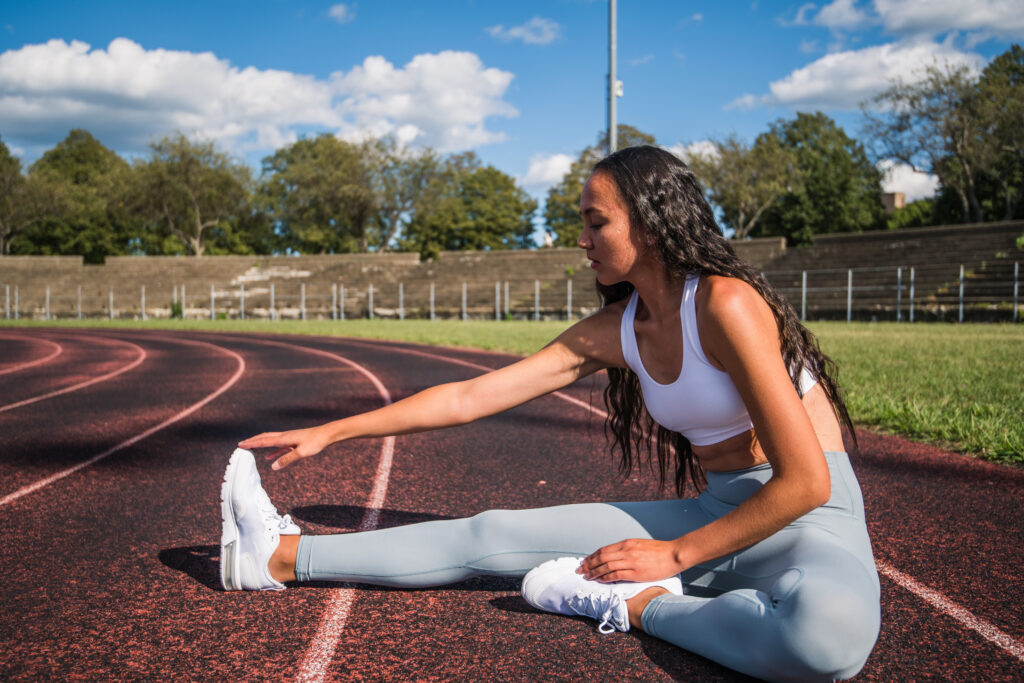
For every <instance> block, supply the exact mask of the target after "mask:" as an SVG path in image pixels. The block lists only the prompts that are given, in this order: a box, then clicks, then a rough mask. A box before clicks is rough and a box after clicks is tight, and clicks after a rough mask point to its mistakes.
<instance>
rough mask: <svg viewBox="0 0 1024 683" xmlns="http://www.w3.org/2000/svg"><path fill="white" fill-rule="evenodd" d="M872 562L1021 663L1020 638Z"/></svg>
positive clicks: (1022, 648) (1023, 650)
mask: <svg viewBox="0 0 1024 683" xmlns="http://www.w3.org/2000/svg"><path fill="white" fill-rule="evenodd" d="M875 565H876V566H877V567H878V572H879V573H880V574H882V575H884V576H886V577H888V578H889V579H890V580H892V581H893V582H894V583H895V584H896V585H898V586H900V587H902V588H905V589H907V590H908V591H910V592H911V593H913V594H914V595H916V596H917V597H919V598H921V599H922V600H924V601H925V602H927V603H928V604H930V605H931V606H932V607H934V608H935V609H937V610H939V611H940V612H942V613H943V614H945V615H946V616H947V617H952V618H953V619H955V620H957V621H959V622H960V623H961V624H962V625H964V626H966V627H967V628H969V629H971V630H972V631H974V632H975V633H977V634H978V635H980V636H981V637H982V638H984V639H985V640H988V641H989V642H991V643H994V644H995V645H997V646H999V647H1000V648H1002V649H1003V650H1005V651H1006V652H1008V653H1010V654H1011V655H1013V656H1014V657H1016V658H1017V659H1019V660H1021V661H1022V662H1024V643H1022V642H1021V641H1019V640H1016V639H1015V638H1013V637H1012V636H1010V635H1008V634H1007V633H1005V632H1004V631H1002V630H1000V629H999V627H997V626H996V625H994V624H992V623H991V622H989V621H986V620H984V619H982V618H980V617H976V616H975V615H974V614H972V613H971V612H970V611H969V610H968V609H966V608H965V607H963V606H962V605H958V604H957V603H955V602H953V601H952V600H950V599H949V598H947V597H946V596H945V595H943V594H942V593H940V592H939V591H937V590H935V589H933V588H929V587H928V586H925V585H924V584H921V583H918V582H917V581H915V580H914V579H912V578H910V577H909V576H907V575H906V574H904V573H903V572H901V571H900V570H898V569H895V568H894V567H892V566H890V565H889V564H888V563H886V562H882V561H881V560H876V561H875Z"/></svg>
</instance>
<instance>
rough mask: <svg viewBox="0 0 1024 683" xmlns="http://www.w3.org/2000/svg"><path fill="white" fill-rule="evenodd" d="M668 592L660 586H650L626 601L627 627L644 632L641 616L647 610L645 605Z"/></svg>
mask: <svg viewBox="0 0 1024 683" xmlns="http://www.w3.org/2000/svg"><path fill="white" fill-rule="evenodd" d="M669 592H670V591H669V590H668V589H666V588H662V587H661V586H652V587H650V588H648V589H646V590H643V591H640V592H639V593H637V594H636V595H634V596H633V597H631V598H630V599H629V600H626V611H627V612H628V613H629V626H630V628H635V629H639V630H641V631H643V630H644V626H643V620H642V616H643V613H644V610H645V609H647V605H648V604H650V602H651V600H653V599H654V598H656V597H658V596H659V595H665V594H666V593H669Z"/></svg>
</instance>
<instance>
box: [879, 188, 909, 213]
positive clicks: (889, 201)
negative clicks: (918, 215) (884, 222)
mask: <svg viewBox="0 0 1024 683" xmlns="http://www.w3.org/2000/svg"><path fill="white" fill-rule="evenodd" d="M906 205H907V195H905V194H903V193H902V192H883V193H882V206H884V207H885V212H886V213H887V214H892V213H894V212H895V211H896V209H902V208H903V207H904V206H906Z"/></svg>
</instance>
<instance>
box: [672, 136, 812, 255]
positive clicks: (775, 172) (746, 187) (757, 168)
mask: <svg viewBox="0 0 1024 683" xmlns="http://www.w3.org/2000/svg"><path fill="white" fill-rule="evenodd" d="M712 144H713V145H714V152H713V153H709V154H699V153H696V154H691V155H690V157H689V158H688V159H687V160H686V161H687V163H689V165H690V168H692V169H693V172H694V173H695V174H696V175H697V177H698V178H699V179H700V181H701V183H702V184H703V185H704V187H705V189H706V190H707V193H708V198H709V199H710V200H711V202H712V203H714V204H715V205H716V206H718V208H719V209H721V211H722V222H723V223H724V224H725V225H726V226H727V227H730V228H732V229H733V237H734V238H736V239H743V238H744V237H746V236H747V235H749V234H750V232H751V230H753V229H754V226H755V225H757V222H758V220H759V219H760V218H761V215H762V214H763V213H764V212H765V211H766V210H767V209H768V208H769V207H770V206H772V205H773V204H774V203H775V202H776V201H777V200H778V199H779V197H780V196H782V195H783V194H784V193H786V192H799V191H801V190H802V188H803V176H802V175H801V174H800V171H799V169H798V167H797V158H796V153H795V152H794V151H793V150H792V149H791V148H789V147H786V146H784V145H783V144H782V142H781V141H780V140H779V138H778V136H777V135H775V134H774V133H762V134H761V135H759V136H758V137H757V140H756V141H755V142H754V144H753V146H748V145H746V144H745V143H744V142H743V141H742V140H740V139H739V138H737V137H736V136H735V135H730V136H729V137H727V138H726V139H725V140H721V141H719V140H714V141H712Z"/></svg>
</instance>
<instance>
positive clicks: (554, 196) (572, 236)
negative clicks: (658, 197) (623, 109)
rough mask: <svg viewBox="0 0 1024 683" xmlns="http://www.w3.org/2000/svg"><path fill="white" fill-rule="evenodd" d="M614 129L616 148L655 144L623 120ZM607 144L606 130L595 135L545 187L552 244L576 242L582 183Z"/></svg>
mask: <svg viewBox="0 0 1024 683" xmlns="http://www.w3.org/2000/svg"><path fill="white" fill-rule="evenodd" d="M616 132H617V141H618V146H619V149H625V148H626V147H634V146H636V145H653V144H655V140H654V136H653V135H648V134H647V133H644V132H643V131H640V130H637V129H636V128H633V127H632V126H628V125H626V124H620V125H619V126H618V128H617V129H616ZM607 147H608V133H607V131H606V132H604V133H602V134H600V135H599V136H598V140H597V144H594V145H591V146H589V147H587V148H586V149H584V150H583V151H582V152H580V155H579V157H578V158H577V159H576V161H574V162H573V163H572V165H571V166H570V167H569V171H568V172H567V173H566V174H565V175H564V176H563V177H562V180H561V181H560V182H559V183H558V184H557V185H554V186H553V187H552V188H551V189H549V190H548V196H547V201H546V202H545V204H544V222H545V223H546V224H547V226H548V229H549V230H550V231H551V233H552V234H553V235H554V243H555V246H558V247H575V246H576V240H577V239H579V236H580V231H581V230H582V229H583V219H582V218H580V195H582V194H583V184H584V183H585V182H587V178H589V177H590V172H591V171H592V170H593V168H594V164H596V163H597V162H598V161H600V160H601V159H603V158H604V156H605V150H606V148H607Z"/></svg>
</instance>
